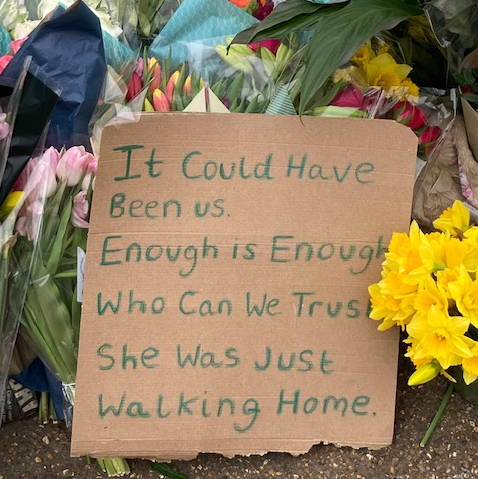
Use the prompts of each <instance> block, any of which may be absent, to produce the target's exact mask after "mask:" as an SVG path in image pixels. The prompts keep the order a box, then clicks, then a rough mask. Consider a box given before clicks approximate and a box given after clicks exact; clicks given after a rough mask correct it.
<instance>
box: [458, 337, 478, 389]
mask: <svg viewBox="0 0 478 479" xmlns="http://www.w3.org/2000/svg"><path fill="white" fill-rule="evenodd" d="M471 352H472V356H471V357H470V358H464V359H463V361H462V363H461V365H462V367H463V380H464V381H465V383H466V384H471V383H472V382H473V381H476V379H477V378H478V342H476V341H473V344H472V346H471Z"/></svg>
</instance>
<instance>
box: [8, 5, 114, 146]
mask: <svg viewBox="0 0 478 479" xmlns="http://www.w3.org/2000/svg"><path fill="white" fill-rule="evenodd" d="M28 56H31V57H32V60H31V68H30V71H32V72H34V74H35V76H36V77H37V78H38V79H39V80H40V81H42V82H43V83H44V84H45V85H47V86H48V87H49V88H50V89H51V90H53V91H54V92H55V93H57V94H58V95H59V97H60V98H59V100H58V102H57V104H56V106H55V109H54V111H53V113H52V117H51V123H50V128H49V132H48V136H47V140H46V145H45V146H47V147H48V146H54V147H56V148H62V147H63V146H66V147H67V148H68V147H70V146H74V145H84V146H85V147H86V148H87V149H90V141H89V129H88V127H89V122H90V119H91V117H92V115H93V112H94V110H95V107H96V104H97V102H98V98H99V95H100V92H101V88H102V86H103V82H104V78H105V74H106V61H105V52H104V47H103V37H102V32H101V26H100V21H99V19H98V18H97V16H96V15H95V14H94V13H93V12H92V11H91V10H90V9H89V8H88V6H87V5H85V4H84V3H83V2H82V1H79V2H76V3H75V4H74V5H72V6H71V7H70V8H69V9H67V10H65V9H64V8H63V7H58V8H57V9H56V10H55V12H54V14H53V15H52V17H51V18H50V19H49V20H46V21H44V22H43V23H41V24H40V25H39V26H38V27H37V28H36V29H35V30H34V31H33V32H32V33H31V35H30V36H29V38H28V39H27V41H26V42H25V43H24V44H23V46H22V48H21V49H20V50H19V52H18V53H17V54H16V55H15V57H14V58H13V60H12V61H11V62H10V64H9V65H8V66H7V68H6V69H5V70H4V72H3V74H2V75H1V76H0V85H5V86H8V87H13V86H14V85H15V82H16V80H17V79H18V77H19V75H20V74H21V71H22V66H23V64H24V61H25V59H26V57H28Z"/></svg>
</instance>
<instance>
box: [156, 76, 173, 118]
mask: <svg viewBox="0 0 478 479" xmlns="http://www.w3.org/2000/svg"><path fill="white" fill-rule="evenodd" d="M178 78H179V70H176V71H175V72H174V73H173V74H172V75H171V76H170V77H169V80H168V83H167V85H166V98H167V99H168V102H169V103H171V102H172V101H173V95H174V89H175V88H176V83H177V82H178ZM153 103H154V98H153ZM156 111H158V110H156ZM167 111H169V109H168V110H167Z"/></svg>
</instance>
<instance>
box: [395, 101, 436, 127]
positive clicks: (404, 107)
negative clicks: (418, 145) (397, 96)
mask: <svg viewBox="0 0 478 479" xmlns="http://www.w3.org/2000/svg"><path fill="white" fill-rule="evenodd" d="M392 118H393V119H394V120H395V121H398V123H402V124H403V125H405V126H408V127H409V128H411V129H412V130H414V131H416V130H419V129H420V128H422V127H423V126H425V124H426V121H427V117H426V115H425V113H424V111H423V110H422V109H421V108H419V107H418V106H417V105H414V104H413V103H411V102H409V101H401V102H399V103H397V104H396V105H394V107H393V108H392Z"/></svg>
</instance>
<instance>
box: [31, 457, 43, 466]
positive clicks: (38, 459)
mask: <svg viewBox="0 0 478 479" xmlns="http://www.w3.org/2000/svg"><path fill="white" fill-rule="evenodd" d="M33 460H34V461H35V462H36V463H37V464H40V463H41V462H42V460H41V457H39V456H36V457H35V459H33Z"/></svg>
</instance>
